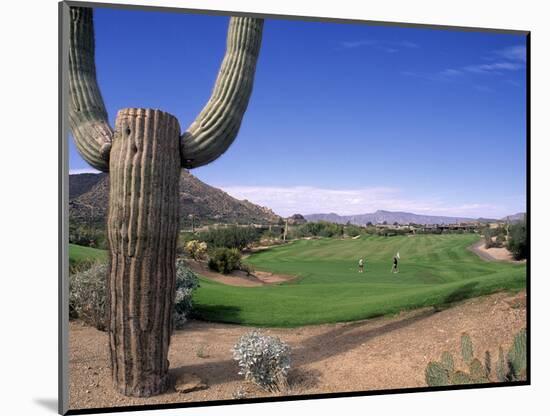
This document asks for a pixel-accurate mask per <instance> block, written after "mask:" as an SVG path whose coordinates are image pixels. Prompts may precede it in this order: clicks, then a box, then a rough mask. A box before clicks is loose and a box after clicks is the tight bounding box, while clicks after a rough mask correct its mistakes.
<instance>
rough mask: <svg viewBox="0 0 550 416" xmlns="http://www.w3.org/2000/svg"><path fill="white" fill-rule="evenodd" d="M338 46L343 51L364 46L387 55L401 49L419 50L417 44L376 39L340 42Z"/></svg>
mask: <svg viewBox="0 0 550 416" xmlns="http://www.w3.org/2000/svg"><path fill="white" fill-rule="evenodd" d="M340 46H341V47H342V48H344V49H355V48H360V47H364V46H369V47H374V48H376V49H381V50H383V51H385V52H387V53H395V52H398V51H399V50H401V49H416V48H419V45H418V44H416V43H414V42H410V41H407V40H403V41H385V40H376V39H363V40H354V41H344V42H340Z"/></svg>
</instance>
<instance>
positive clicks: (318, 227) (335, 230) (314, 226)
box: [290, 221, 344, 238]
mask: <svg viewBox="0 0 550 416" xmlns="http://www.w3.org/2000/svg"><path fill="white" fill-rule="evenodd" d="M290 235H291V237H292V238H303V237H341V236H342V235H344V225H342V224H335V223H332V222H327V221H318V222H306V223H305V224H302V225H299V226H297V227H293V229H292V232H291V233H290Z"/></svg>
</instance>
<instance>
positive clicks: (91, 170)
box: [69, 167, 101, 175]
mask: <svg viewBox="0 0 550 416" xmlns="http://www.w3.org/2000/svg"><path fill="white" fill-rule="evenodd" d="M79 173H101V172H100V171H99V170H97V169H94V168H91V167H90V168H81V169H69V175H78V174H79Z"/></svg>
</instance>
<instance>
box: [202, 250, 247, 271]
mask: <svg viewBox="0 0 550 416" xmlns="http://www.w3.org/2000/svg"><path fill="white" fill-rule="evenodd" d="M208 267H209V268H210V269H211V270H214V271H217V272H219V273H223V274H228V273H231V272H232V271H233V270H237V269H239V268H240V267H241V253H240V252H239V250H237V249H236V248H226V247H219V248H216V249H215V250H214V251H213V252H212V254H211V256H210V259H209V260H208Z"/></svg>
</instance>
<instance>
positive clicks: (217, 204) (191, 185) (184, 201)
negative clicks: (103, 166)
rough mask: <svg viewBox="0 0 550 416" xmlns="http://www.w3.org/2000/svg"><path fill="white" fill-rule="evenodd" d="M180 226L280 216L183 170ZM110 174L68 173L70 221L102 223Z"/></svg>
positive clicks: (269, 221)
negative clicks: (234, 196)
mask: <svg viewBox="0 0 550 416" xmlns="http://www.w3.org/2000/svg"><path fill="white" fill-rule="evenodd" d="M179 194H180V216H181V221H180V223H181V224H182V225H186V224H189V223H190V221H191V220H190V216H191V215H192V216H193V221H194V224H195V225H199V224H207V223H214V222H215V223H239V224H249V223H254V224H275V223H277V222H279V221H280V217H279V216H278V215H276V214H275V213H274V212H273V211H271V210H270V209H269V208H265V207H261V206H258V205H255V204H253V203H251V202H249V201H247V200H242V201H241V200H238V199H236V198H233V197H232V196H231V195H229V194H227V193H226V192H224V191H222V190H220V189H217V188H214V187H213V186H210V185H207V184H205V183H204V182H202V181H200V180H199V179H197V178H196V177H195V176H193V175H192V174H191V173H189V172H188V171H186V170H184V169H182V173H181V178H180V190H179ZM108 201H109V176H108V175H106V174H103V173H100V174H93V173H84V174H78V175H69V215H70V219H71V221H78V222H85V223H88V224H90V223H93V224H102V223H104V221H105V217H106V215H107V206H108Z"/></svg>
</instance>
